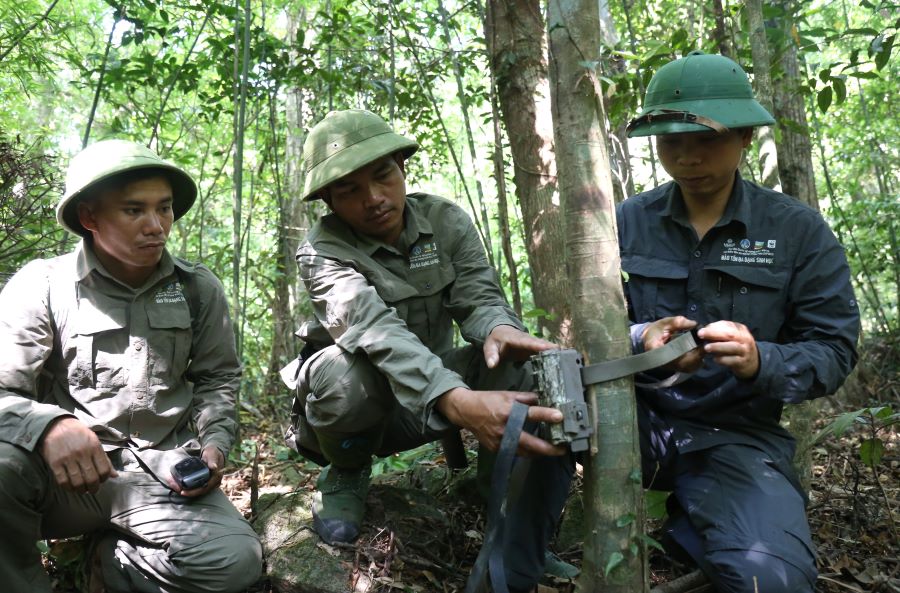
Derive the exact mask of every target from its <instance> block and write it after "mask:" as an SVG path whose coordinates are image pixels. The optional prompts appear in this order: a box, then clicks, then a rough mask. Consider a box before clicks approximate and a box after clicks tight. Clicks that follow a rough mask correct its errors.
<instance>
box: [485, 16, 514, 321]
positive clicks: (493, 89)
mask: <svg viewBox="0 0 900 593" xmlns="http://www.w3.org/2000/svg"><path fill="white" fill-rule="evenodd" d="M478 9H479V12H480V13H481V20H482V22H484V18H485V17H484V10H483V8H482V6H481V0H478ZM489 77H490V89H489V90H490V100H491V120H492V122H493V128H494V159H493V160H494V178H495V180H496V182H497V210H498V212H497V217H498V220H499V225H500V243H501V246H502V247H503V256H504V259H506V267H507V270H508V273H509V289H510V292H511V293H512V301H513V309H514V310H515V312H516V315H518V316H519V317H522V295H521V294H520V293H519V270H518V266H517V264H516V257H515V255H514V254H513V248H512V238H511V233H510V230H509V208H508V207H507V203H506V167H505V163H504V161H503V132H502V131H501V129H500V108H499V106H498V105H497V85H496V83H495V81H494V72H493V70H491V71H490V73H489Z"/></svg>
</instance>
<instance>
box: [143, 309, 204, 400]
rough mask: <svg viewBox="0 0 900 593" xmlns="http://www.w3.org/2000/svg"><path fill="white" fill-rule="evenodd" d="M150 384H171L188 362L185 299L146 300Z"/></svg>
mask: <svg viewBox="0 0 900 593" xmlns="http://www.w3.org/2000/svg"><path fill="white" fill-rule="evenodd" d="M147 321H148V323H149V325H150V340H149V342H150V384H151V385H160V384H166V385H172V384H174V383H175V382H177V380H178V379H180V378H181V377H182V375H184V373H185V371H186V370H187V367H188V364H189V363H190V357H191V340H192V337H193V332H192V331H191V311H190V309H189V307H188V304H187V302H185V301H180V302H175V303H150V304H148V305H147Z"/></svg>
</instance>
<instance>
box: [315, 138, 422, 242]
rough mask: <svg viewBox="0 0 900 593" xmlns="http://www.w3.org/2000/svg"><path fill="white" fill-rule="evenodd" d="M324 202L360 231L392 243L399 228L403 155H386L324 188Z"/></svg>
mask: <svg viewBox="0 0 900 593" xmlns="http://www.w3.org/2000/svg"><path fill="white" fill-rule="evenodd" d="M324 191H325V196H324V198H325V202H326V203H327V204H328V206H329V207H330V208H331V211H332V212H334V213H335V214H336V215H337V217H338V218H340V219H341V220H343V221H344V222H346V223H347V224H349V225H350V227H351V228H352V229H353V230H354V231H356V232H357V233H360V234H362V235H366V236H368V237H372V238H373V239H378V240H380V241H383V242H384V243H387V244H388V245H392V244H394V243H395V242H396V241H397V239H398V238H399V237H400V233H401V232H402V231H403V208H404V206H405V204H406V176H405V174H404V169H403V157H402V156H400V155H399V154H396V155H388V156H385V157H381V158H380V159H378V160H376V161H373V162H371V163H369V164H368V165H366V166H364V167H361V168H359V169H357V170H356V171H354V172H353V173H350V174H348V175H345V176H343V177H341V178H340V179H338V180H337V181H335V182H333V183H331V184H329V185H328V187H327V188H325V190H324Z"/></svg>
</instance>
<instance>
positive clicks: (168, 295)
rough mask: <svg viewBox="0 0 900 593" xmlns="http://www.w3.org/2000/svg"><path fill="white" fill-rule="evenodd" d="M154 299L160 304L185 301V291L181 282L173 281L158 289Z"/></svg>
mask: <svg viewBox="0 0 900 593" xmlns="http://www.w3.org/2000/svg"><path fill="white" fill-rule="evenodd" d="M154 300H156V302H157V303H158V304H162V303H183V302H184V301H185V298H184V291H182V290H181V282H177V281H176V282H171V283H169V284H166V285H165V286H163V287H162V288H160V289H159V290H157V291H156V294H155V295H154Z"/></svg>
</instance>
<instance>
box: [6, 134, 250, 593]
mask: <svg viewBox="0 0 900 593" xmlns="http://www.w3.org/2000/svg"><path fill="white" fill-rule="evenodd" d="M196 195H197V187H196V185H195V184H194V181H193V179H191V177H190V176H189V175H188V174H187V173H185V172H184V171H182V170H181V169H179V168H178V167H176V166H175V165H173V164H171V163H169V162H167V161H164V160H162V159H160V158H159V157H158V156H157V155H156V153H154V152H153V151H151V150H149V149H147V148H144V147H143V146H141V145H138V144H134V143H132V142H125V141H121V140H108V141H104V142H98V143H96V144H94V145H92V146H89V147H88V148H87V149H85V150H84V151H82V152H81V153H80V154H79V155H77V156H76V157H75V158H74V159H73V160H72V162H71V165H70V167H69V171H68V175H67V178H66V192H65V195H64V196H63V198H62V200H61V201H60V204H59V207H58V209H57V220H58V221H59V223H60V224H61V225H62V226H63V227H65V228H66V229H67V230H69V231H71V232H72V233H75V234H77V235H79V236H80V237H81V238H82V240H81V242H80V243H79V245H78V246H77V247H76V248H75V250H74V251H72V252H71V253H69V254H67V255H63V256H60V257H55V258H50V259H39V260H35V261H32V262H31V263H29V264H28V265H26V266H25V267H24V268H22V269H21V270H20V271H19V272H18V273H17V274H16V275H15V276H13V278H12V279H11V280H10V281H9V283H8V284H7V285H6V286H5V287H4V289H3V292H2V294H0V349H2V354H0V523H2V525H3V537H2V538H0V575H2V578H3V590H4V591H11V592H13V593H35V592H47V593H49V591H50V590H51V588H50V582H49V579H48V578H47V575H46V574H45V573H44V571H43V569H42V567H41V561H40V554H39V552H38V548H37V546H36V543H37V540H39V539H42V538H61V537H70V536H74V535H80V534H91V535H92V537H91V541H92V542H94V545H93V550H92V552H91V555H90V557H91V558H92V559H93V563H92V564H93V569H92V571H91V579H92V590H97V586H98V585H99V584H100V583H99V582H98V581H100V580H101V579H102V584H103V585H105V590H106V591H108V592H110V593H113V592H116V593H130V592H135V591H141V592H156V593H158V592H167V593H175V592H184V593H197V592H203V591H209V592H222V591H234V592H236V591H240V590H242V589H244V588H246V587H247V586H249V585H250V584H252V583H253V582H254V581H256V580H257V578H258V577H259V574H260V570H261V564H262V562H261V555H262V552H261V547H260V543H259V540H258V538H257V537H256V535H255V533H254V532H253V529H252V528H251V527H250V525H249V524H248V523H247V522H246V521H244V519H243V518H242V517H241V516H240V513H238V512H237V510H236V509H235V508H234V507H233V506H232V505H231V503H230V501H229V500H228V498H227V497H226V496H225V494H224V493H223V492H222V491H221V490H220V489H219V483H220V482H221V480H222V471H223V468H224V466H225V456H226V454H227V452H228V451H229V450H230V449H231V446H232V444H233V442H234V439H235V432H236V429H237V425H236V420H235V394H236V393H237V390H238V387H239V384H240V376H241V366H240V363H239V361H238V359H237V356H236V354H235V348H234V339H233V334H232V328H231V322H230V320H229V316H228V305H227V303H226V301H225V295H224V291H223V288H222V285H221V283H220V282H219V281H218V279H217V278H216V277H215V276H214V275H213V274H212V273H211V272H210V271H209V270H208V269H207V268H205V267H203V266H202V265H199V264H191V263H188V262H185V261H182V260H180V259H177V258H174V257H172V256H171V255H169V253H168V251H167V250H166V247H165V245H166V238H167V237H168V235H169V231H170V229H171V227H172V223H173V221H175V220H177V219H178V218H180V217H181V216H183V215H184V213H185V212H186V211H187V210H188V209H189V208H190V207H191V205H192V204H193V203H194V199H195V197H196ZM190 455H199V456H200V459H202V461H203V462H204V463H205V464H206V466H208V468H209V470H210V473H211V479H210V480H209V482H208V483H207V484H206V485H205V486H198V487H194V488H191V489H188V490H183V489H181V488H180V487H179V486H178V485H176V483H175V482H174V481H173V478H172V475H171V472H170V468H171V466H172V465H173V464H174V463H176V462H178V461H180V460H183V459H185V458H187V457H188V456H190ZM98 564H99V565H98Z"/></svg>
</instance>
